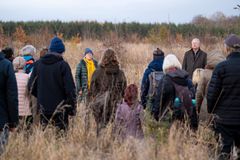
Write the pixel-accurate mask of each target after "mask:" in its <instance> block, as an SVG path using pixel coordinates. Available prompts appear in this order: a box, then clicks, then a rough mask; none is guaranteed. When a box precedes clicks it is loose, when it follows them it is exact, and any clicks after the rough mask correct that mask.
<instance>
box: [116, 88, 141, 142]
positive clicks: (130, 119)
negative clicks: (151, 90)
mask: <svg viewBox="0 0 240 160" xmlns="http://www.w3.org/2000/svg"><path fill="white" fill-rule="evenodd" d="M142 121H143V107H142V105H141V104H140V103H139V102H138V88H137V86H136V85H135V84H130V85H129V86H128V87H127V88H126V89H125V93H124V101H123V102H122V103H121V104H118V105H117V111H116V116H115V126H114V127H115V128H114V133H115V135H116V136H117V137H118V138H120V139H121V140H124V139H126V138H127V137H129V136H130V137H134V138H137V139H143V138H144V134H143V129H142Z"/></svg>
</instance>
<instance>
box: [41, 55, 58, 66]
mask: <svg viewBox="0 0 240 160" xmlns="http://www.w3.org/2000/svg"><path fill="white" fill-rule="evenodd" d="M40 60H41V62H42V63H43V64H47V65H50V64H54V63H57V62H59V61H63V58H62V56H61V55H59V54H54V53H48V54H46V55H45V56H43V57H42V58H41V59H40Z"/></svg>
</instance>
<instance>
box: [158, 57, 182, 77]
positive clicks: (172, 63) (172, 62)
mask: <svg viewBox="0 0 240 160" xmlns="http://www.w3.org/2000/svg"><path fill="white" fill-rule="evenodd" d="M172 67H176V68H178V69H182V65H181V63H180V62H179V60H178V58H177V57H176V56H175V55H174V54H168V55H167V56H166V57H165V58H164V61H163V72H164V73H166V71H167V70H168V69H169V68H172Z"/></svg>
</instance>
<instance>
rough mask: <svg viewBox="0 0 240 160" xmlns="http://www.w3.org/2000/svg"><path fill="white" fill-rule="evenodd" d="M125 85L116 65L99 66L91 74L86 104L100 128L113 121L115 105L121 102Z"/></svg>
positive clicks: (122, 75) (122, 73)
mask: <svg viewBox="0 0 240 160" xmlns="http://www.w3.org/2000/svg"><path fill="white" fill-rule="evenodd" d="M126 85H127V81H126V77H125V75H124V72H123V71H122V70H120V68H119V66H118V65H115V66H106V67H102V66H100V67H98V68H97V69H96V70H95V72H94V73H93V76H92V80H91V85H90V91H89V94H88V102H89V106H90V108H91V109H92V111H93V115H94V118H95V120H96V122H97V123H98V124H101V126H103V127H104V126H105V125H107V123H108V122H109V121H113V120H114V117H115V112H116V105H117V103H119V102H120V101H121V100H122V98H123V95H124V90H125V88H126Z"/></svg>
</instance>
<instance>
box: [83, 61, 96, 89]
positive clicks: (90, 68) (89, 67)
mask: <svg viewBox="0 0 240 160" xmlns="http://www.w3.org/2000/svg"><path fill="white" fill-rule="evenodd" d="M83 60H84V61H85V62H86V66H87V75H88V88H90V84H91V79H92V75H93V72H94V71H95V69H96V68H95V65H94V62H93V60H92V59H91V60H88V59H87V58H84V59H83Z"/></svg>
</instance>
